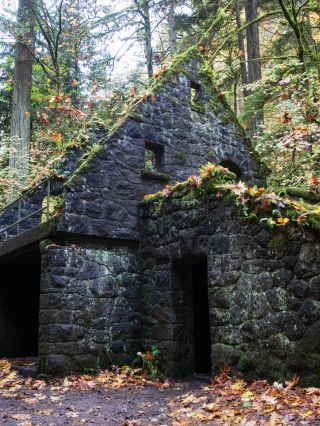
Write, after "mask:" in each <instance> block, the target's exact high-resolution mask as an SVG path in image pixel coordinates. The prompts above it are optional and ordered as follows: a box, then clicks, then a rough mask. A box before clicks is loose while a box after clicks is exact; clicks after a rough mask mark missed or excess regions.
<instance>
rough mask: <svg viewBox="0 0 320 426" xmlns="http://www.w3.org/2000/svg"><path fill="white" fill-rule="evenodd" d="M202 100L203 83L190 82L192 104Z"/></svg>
mask: <svg viewBox="0 0 320 426" xmlns="http://www.w3.org/2000/svg"><path fill="white" fill-rule="evenodd" d="M201 101H202V90H201V84H199V83H195V82H194V81H191V82H190V102H191V104H195V103H199V102H201Z"/></svg>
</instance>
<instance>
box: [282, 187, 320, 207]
mask: <svg viewBox="0 0 320 426" xmlns="http://www.w3.org/2000/svg"><path fill="white" fill-rule="evenodd" d="M277 193H278V194H279V195H282V196H284V195H291V197H294V198H299V199H302V200H304V201H306V202H309V203H320V195H319V194H316V193H315V192H312V191H308V190H306V189H303V188H296V187H292V186H289V187H287V188H279V189H278V190H277Z"/></svg>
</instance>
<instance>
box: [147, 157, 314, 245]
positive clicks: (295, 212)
mask: <svg viewBox="0 0 320 426" xmlns="http://www.w3.org/2000/svg"><path fill="white" fill-rule="evenodd" d="M200 175H201V177H197V176H190V177H189V179H188V180H187V181H185V182H182V183H177V184H175V185H167V186H166V188H165V189H164V190H163V191H159V192H157V193H156V194H150V195H147V196H145V197H144V199H143V200H142V203H145V202H147V203H148V204H152V200H154V201H155V202H156V203H157V206H158V207H159V205H160V204H161V205H165V202H166V200H167V199H168V198H173V199H180V200H181V203H183V202H188V203H189V202H190V203H189V205H190V206H191V205H192V203H194V205H196V203H195V202H194V200H198V201H199V202H201V201H202V202H208V201H210V200H217V199H223V200H224V201H225V202H229V203H232V204H233V205H235V206H236V207H237V208H238V211H239V213H240V214H241V216H242V217H243V219H245V220H255V221H258V222H259V223H261V224H262V225H265V226H267V227H268V228H271V229H278V230H279V231H280V230H281V231H283V230H285V232H286V235H288V236H289V234H290V233H291V232H292V233H293V234H295V233H296V232H298V229H299V228H297V227H294V228H293V227H291V226H290V225H291V224H299V226H306V227H310V228H312V229H313V230H316V231H320V206H319V207H318V206H317V205H316V206H312V205H308V208H307V207H306V205H305V204H302V203H298V202H296V201H295V200H291V199H289V198H282V197H280V196H278V195H276V194H275V193H274V192H268V191H267V190H266V189H264V188H259V189H258V188H256V187H254V188H250V187H248V186H246V185H245V184H244V183H242V182H239V183H236V176H235V174H234V173H232V172H230V171H229V170H227V169H225V168H224V167H221V166H216V165H214V164H212V163H208V164H207V165H206V166H202V167H201V169H200ZM292 229H293V230H292ZM283 238H284V237H283V236H279V235H277V236H275V237H274V238H273V240H272V241H271V243H270V244H271V245H270V247H269V248H271V249H274V250H275V251H277V252H279V253H281V252H282V251H283V250H285V244H286V242H285V241H284V240H283Z"/></svg>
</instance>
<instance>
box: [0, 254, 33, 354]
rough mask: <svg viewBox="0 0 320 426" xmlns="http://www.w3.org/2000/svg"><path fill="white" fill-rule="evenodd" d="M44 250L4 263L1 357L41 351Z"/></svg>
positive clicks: (0, 269) (0, 274)
mask: <svg viewBox="0 0 320 426" xmlns="http://www.w3.org/2000/svg"><path fill="white" fill-rule="evenodd" d="M40 274H41V256H40V251H39V250H35V251H32V252H28V253H24V254H22V255H20V256H17V257H14V258H13V259H12V260H9V261H7V262H6V263H4V264H1V265H0V288H1V297H0V357H27V356H36V355H37V354H38V328H39V296H40Z"/></svg>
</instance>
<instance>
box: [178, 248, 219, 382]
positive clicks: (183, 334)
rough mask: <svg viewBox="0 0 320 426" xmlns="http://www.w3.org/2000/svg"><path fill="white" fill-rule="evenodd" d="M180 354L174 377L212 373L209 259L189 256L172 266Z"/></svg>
mask: <svg viewBox="0 0 320 426" xmlns="http://www.w3.org/2000/svg"><path fill="white" fill-rule="evenodd" d="M173 287H174V290H175V298H174V300H176V306H175V309H176V317H177V335H178V336H179V351H178V352H176V353H175V354H174V355H173V356H174V367H173V374H174V375H176V376H184V375H188V374H194V373H201V374H205V373H207V374H210V372H211V341H210V320H209V298H208V271H207V259H206V257H204V256H190V257H187V258H183V259H181V260H180V261H177V262H176V263H175V264H174V265H173Z"/></svg>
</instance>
